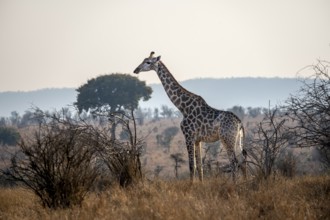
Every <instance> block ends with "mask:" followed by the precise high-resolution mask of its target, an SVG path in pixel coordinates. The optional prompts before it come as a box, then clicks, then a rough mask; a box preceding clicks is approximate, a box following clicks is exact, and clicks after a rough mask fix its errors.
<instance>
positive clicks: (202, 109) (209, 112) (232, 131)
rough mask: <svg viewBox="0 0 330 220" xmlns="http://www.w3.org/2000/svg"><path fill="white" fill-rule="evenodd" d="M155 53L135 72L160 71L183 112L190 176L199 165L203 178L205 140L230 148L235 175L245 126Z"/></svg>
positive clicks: (159, 73)
mask: <svg viewBox="0 0 330 220" xmlns="http://www.w3.org/2000/svg"><path fill="white" fill-rule="evenodd" d="M152 55H153V53H152V54H151V55H150V57H149V58H146V59H145V60H144V61H143V62H142V63H141V64H140V65H139V66H138V67H137V68H136V69H135V70H134V73H139V72H141V71H149V70H154V71H156V72H157V74H158V77H159V79H160V81H161V82H162V84H163V86H164V89H165V91H166V93H167V95H168V97H169V98H170V99H171V101H172V102H173V104H174V105H175V106H176V107H177V108H178V109H179V110H180V112H181V113H182V115H183V120H182V122H181V130H182V132H183V135H184V137H185V140H186V145H187V150H188V156H189V169H190V178H191V179H192V180H193V179H194V176H195V170H196V165H197V170H198V174H199V178H200V180H203V168H202V159H201V158H202V157H201V142H215V141H218V140H220V141H221V143H222V144H223V145H224V146H225V147H226V150H227V154H228V156H229V160H230V162H231V167H232V171H233V177H234V178H235V171H236V167H237V165H238V164H242V162H243V161H244V156H243V154H242V153H243V145H242V140H243V137H244V129H243V125H242V122H241V120H240V119H239V118H238V117H237V116H236V115H235V114H233V113H231V112H228V111H221V110H217V109H214V108H212V107H210V106H209V105H208V104H207V103H206V102H205V100H204V99H203V98H202V97H201V96H198V95H196V94H194V93H191V92H189V91H187V90H186V89H185V88H183V87H182V86H181V85H180V84H179V83H178V82H177V81H176V80H175V78H174V77H173V75H172V74H171V73H170V72H169V71H168V69H167V68H166V66H165V65H164V64H163V63H162V62H161V61H160V57H152ZM242 168H244V167H243V166H242Z"/></svg>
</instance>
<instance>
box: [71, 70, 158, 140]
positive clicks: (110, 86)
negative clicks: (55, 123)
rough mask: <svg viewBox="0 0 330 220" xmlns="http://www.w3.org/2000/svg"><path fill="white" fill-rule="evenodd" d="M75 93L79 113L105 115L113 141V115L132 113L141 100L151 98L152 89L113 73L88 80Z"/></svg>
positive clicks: (123, 75)
mask: <svg viewBox="0 0 330 220" xmlns="http://www.w3.org/2000/svg"><path fill="white" fill-rule="evenodd" d="M77 92H78V96H77V102H75V105H76V106H77V108H78V110H79V113H81V112H83V110H85V111H89V110H90V111H91V112H92V113H93V114H103V115H104V114H106V115H107V116H108V119H109V120H111V121H112V128H111V137H112V140H114V139H116V137H115V136H116V127H117V124H118V123H119V122H118V123H117V122H116V119H118V118H116V117H113V114H114V113H116V112H117V113H118V112H121V113H123V111H124V110H131V111H133V110H134V109H136V108H137V107H138V105H139V101H140V99H141V98H142V99H143V101H147V100H148V99H150V98H151V93H152V89H151V87H149V86H146V83H145V82H144V81H140V80H139V79H138V78H136V77H133V76H131V75H129V74H120V73H115V74H110V75H102V76H99V77H97V78H93V79H91V80H88V81H87V83H86V84H84V85H82V86H80V87H79V88H78V89H77ZM122 115H123V114H122ZM117 121H118V120H117Z"/></svg>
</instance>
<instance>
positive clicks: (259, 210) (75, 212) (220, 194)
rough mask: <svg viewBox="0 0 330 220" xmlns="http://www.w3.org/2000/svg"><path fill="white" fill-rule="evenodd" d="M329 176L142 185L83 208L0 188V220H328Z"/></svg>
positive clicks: (99, 196) (91, 198)
mask: <svg viewBox="0 0 330 220" xmlns="http://www.w3.org/2000/svg"><path fill="white" fill-rule="evenodd" d="M329 204H330V176H315V177H311V176H304V177H295V178H293V179H286V178H281V177H279V178H277V179H276V180H269V181H267V182H265V181H257V180H256V179H251V180H247V181H240V182H238V183H237V184H236V185H234V184H232V181H231V180H228V179H226V178H224V179H221V178H212V179H206V180H205V181H204V182H203V183H200V182H198V181H197V182H195V183H194V184H191V183H190V181H188V180H172V181H164V180H154V181H144V182H141V183H138V184H135V185H134V186H132V187H130V188H127V189H123V188H120V187H118V186H112V187H110V188H108V189H107V190H105V191H103V192H99V193H90V194H88V195H87V196H86V198H85V201H84V202H83V204H82V206H81V207H74V208H71V209H66V210H49V209H45V208H43V207H42V206H41V205H40V203H39V202H38V200H37V198H36V197H35V196H34V195H33V194H32V193H31V192H29V191H27V190H25V189H23V188H11V189H9V188H6V189H5V188H4V189H0V219H81V220H85V219H86V220H87V219H88V220H89V219H281V220H282V219H330V205H329Z"/></svg>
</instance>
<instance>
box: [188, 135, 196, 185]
mask: <svg viewBox="0 0 330 220" xmlns="http://www.w3.org/2000/svg"><path fill="white" fill-rule="evenodd" d="M186 145H187V151H188V159H189V170H190V180H191V181H192V182H193V181H194V178H195V172H196V160H195V145H194V142H193V141H191V140H190V139H189V138H186Z"/></svg>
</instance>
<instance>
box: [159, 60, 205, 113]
mask: <svg viewBox="0 0 330 220" xmlns="http://www.w3.org/2000/svg"><path fill="white" fill-rule="evenodd" d="M156 72H157V74H158V77H159V79H160V81H161V82H162V84H163V87H164V89H165V91H166V93H167V95H168V97H169V98H170V100H171V101H172V103H173V104H174V105H175V106H176V107H177V108H178V109H179V110H180V111H181V113H182V114H183V115H186V114H189V112H190V110H191V109H189V108H188V106H190V105H191V103H192V102H194V101H195V102H197V100H202V101H204V100H203V99H202V98H201V97H200V96H198V95H196V94H194V93H191V92H189V91H188V90H186V89H185V88H183V87H182V86H181V85H180V84H179V83H178V81H176V79H175V78H174V77H173V75H172V74H171V73H170V71H169V70H168V69H167V68H166V66H165V65H164V64H163V63H162V62H161V61H160V62H159V64H158V70H157V71H156Z"/></svg>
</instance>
